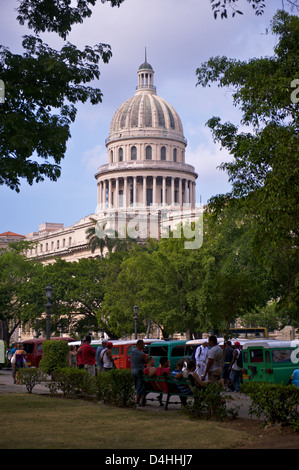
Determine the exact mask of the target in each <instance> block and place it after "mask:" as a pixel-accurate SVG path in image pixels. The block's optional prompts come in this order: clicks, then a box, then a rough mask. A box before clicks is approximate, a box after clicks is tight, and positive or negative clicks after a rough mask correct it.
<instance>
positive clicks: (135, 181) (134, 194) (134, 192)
mask: <svg viewBox="0 0 299 470" xmlns="http://www.w3.org/2000/svg"><path fill="white" fill-rule="evenodd" d="M136 204H137V176H133V206H135V205H136Z"/></svg>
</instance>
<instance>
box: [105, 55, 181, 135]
mask: <svg viewBox="0 0 299 470" xmlns="http://www.w3.org/2000/svg"><path fill="white" fill-rule="evenodd" d="M137 74H138V86H137V87H136V92H135V95H134V96H133V97H131V98H129V99H128V100H126V101H125V102H124V103H123V104H122V105H121V106H120V107H119V108H118V109H117V110H116V112H115V114H114V116H113V118H112V121H111V124H110V132H109V137H108V139H107V143H108V142H112V141H115V140H118V139H120V138H121V139H124V138H128V137H142V136H143V135H145V136H151V135H155V137H159V136H160V137H163V138H170V139H176V140H178V141H181V142H183V143H184V144H186V139H185V138H184V133H183V126H182V123H181V119H180V117H179V115H178V113H177V112H176V111H175V109H174V108H173V107H172V106H171V105H170V104H169V103H168V102H167V101H165V99H163V98H161V97H160V96H158V95H157V92H156V87H155V86H154V83H153V77H154V70H153V68H152V66H151V65H150V64H149V63H148V62H147V61H146V60H145V62H144V63H143V64H142V65H140V67H139V69H138V72H137Z"/></svg>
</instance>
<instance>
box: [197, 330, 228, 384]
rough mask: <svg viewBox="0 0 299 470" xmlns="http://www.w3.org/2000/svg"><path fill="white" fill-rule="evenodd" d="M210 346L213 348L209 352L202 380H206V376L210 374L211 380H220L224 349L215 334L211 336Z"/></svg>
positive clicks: (213, 381)
mask: <svg viewBox="0 0 299 470" xmlns="http://www.w3.org/2000/svg"><path fill="white" fill-rule="evenodd" d="M209 346H210V348H211V349H210V350H209V353H208V362H207V367H206V370H205V373H204V374H203V376H202V380H205V379H206V376H208V380H209V382H211V383H215V382H218V381H220V376H221V371H222V359H223V351H222V349H221V347H220V346H219V344H217V338H216V336H214V335H211V336H210V337H209Z"/></svg>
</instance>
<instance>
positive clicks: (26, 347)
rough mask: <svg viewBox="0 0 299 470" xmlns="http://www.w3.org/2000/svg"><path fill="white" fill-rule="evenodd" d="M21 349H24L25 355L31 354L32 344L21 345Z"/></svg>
mask: <svg viewBox="0 0 299 470" xmlns="http://www.w3.org/2000/svg"><path fill="white" fill-rule="evenodd" d="M23 347H24V351H25V352H26V353H27V354H32V353H33V348H34V344H32V343H23Z"/></svg>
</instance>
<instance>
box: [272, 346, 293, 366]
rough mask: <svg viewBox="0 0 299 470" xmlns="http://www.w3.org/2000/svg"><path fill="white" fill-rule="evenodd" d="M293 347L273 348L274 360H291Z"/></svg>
mask: <svg viewBox="0 0 299 470" xmlns="http://www.w3.org/2000/svg"><path fill="white" fill-rule="evenodd" d="M291 354H292V349H273V351H272V360H273V362H275V363H277V362H291Z"/></svg>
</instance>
